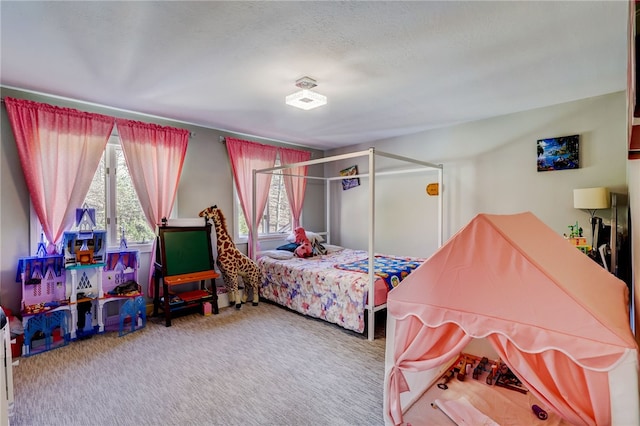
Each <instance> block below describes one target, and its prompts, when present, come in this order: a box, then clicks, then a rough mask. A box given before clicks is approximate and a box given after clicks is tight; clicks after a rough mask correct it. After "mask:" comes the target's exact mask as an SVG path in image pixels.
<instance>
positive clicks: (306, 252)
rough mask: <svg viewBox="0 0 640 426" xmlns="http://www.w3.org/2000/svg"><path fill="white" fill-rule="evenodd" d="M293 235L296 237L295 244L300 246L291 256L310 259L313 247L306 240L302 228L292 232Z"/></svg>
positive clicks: (305, 234)
mask: <svg viewBox="0 0 640 426" xmlns="http://www.w3.org/2000/svg"><path fill="white" fill-rule="evenodd" d="M293 234H294V235H295V236H296V244H300V245H299V246H298V247H297V248H296V249H295V251H294V252H293V254H295V255H296V256H298V257H310V256H312V255H313V247H312V246H311V242H310V241H309V239H308V238H307V233H306V232H305V230H304V228H303V227H302V226H299V227H297V228H296V229H294V230H293Z"/></svg>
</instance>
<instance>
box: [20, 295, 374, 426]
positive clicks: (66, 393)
mask: <svg viewBox="0 0 640 426" xmlns="http://www.w3.org/2000/svg"><path fill="white" fill-rule="evenodd" d="M379 325H380V326H381V327H377V330H376V334H377V336H378V338H377V339H376V340H375V341H373V342H370V341H368V340H366V338H365V337H363V336H360V335H357V334H355V333H352V332H349V331H346V330H343V329H341V328H339V327H337V326H335V325H332V324H329V323H326V322H323V321H320V320H315V319H312V318H307V317H303V316H301V315H299V314H297V313H293V312H290V311H288V310H285V309H283V308H281V307H278V306H275V305H272V304H269V303H265V302H261V303H260V305H259V306H257V307H253V306H250V305H245V306H243V308H242V309H241V310H240V311H236V310H235V309H233V308H224V309H221V310H220V314H219V315H211V316H206V317H205V316H201V315H199V314H192V315H187V316H184V317H180V318H177V319H174V320H173V325H172V327H168V328H167V327H165V326H164V323H163V322H162V321H160V320H159V319H150V320H149V321H148V323H147V327H146V328H144V329H142V330H140V331H137V332H135V333H131V334H129V335H126V336H124V337H118V334H117V333H107V334H102V335H97V336H93V337H92V338H90V339H88V340H84V341H77V342H72V343H71V344H70V345H68V346H66V347H63V348H60V349H56V350H52V351H49V352H44V353H41V354H38V355H34V356H31V357H27V358H20V363H19V365H18V366H16V367H14V382H15V383H14V391H15V408H14V415H13V417H12V418H11V424H12V425H14V426H20V425H83V426H84V425H87V426H88V425H332V426H335V425H381V424H383V420H382V382H383V374H384V344H385V341H384V319H383V318H381V319H380V320H379Z"/></svg>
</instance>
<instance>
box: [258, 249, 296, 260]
mask: <svg viewBox="0 0 640 426" xmlns="http://www.w3.org/2000/svg"><path fill="white" fill-rule="evenodd" d="M262 256H267V257H271V258H273V259H278V260H286V259H291V258H292V257H293V253H292V252H290V251H287V250H265V251H261V252H258V258H261V257H262Z"/></svg>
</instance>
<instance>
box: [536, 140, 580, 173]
mask: <svg viewBox="0 0 640 426" xmlns="http://www.w3.org/2000/svg"><path fill="white" fill-rule="evenodd" d="M537 145H538V147H537V148H538V171H539V172H548V171H552V170H567V169H578V168H580V136H579V135H571V136H560V137H557V138H548V139H538V143H537Z"/></svg>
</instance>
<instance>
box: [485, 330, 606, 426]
mask: <svg viewBox="0 0 640 426" xmlns="http://www.w3.org/2000/svg"><path fill="white" fill-rule="evenodd" d="M487 339H488V340H489V341H490V342H491V345H492V346H493V348H494V349H495V350H496V352H497V353H498V355H500V358H501V359H502V360H504V362H505V364H507V365H508V366H509V368H510V369H511V371H513V372H514V373H515V374H516V375H517V376H518V377H519V378H520V379H521V380H522V383H523V384H524V385H525V386H526V387H527V388H528V389H529V390H530V391H531V393H533V394H534V395H535V396H536V397H537V398H538V399H540V401H541V402H542V403H544V404H547V405H548V406H549V407H552V408H553V409H554V410H555V411H557V412H558V413H559V414H560V415H561V416H562V417H563V418H564V419H565V420H567V421H568V422H570V423H571V424H572V425H606V424H610V423H611V405H610V400H609V378H608V373H607V372H606V371H600V372H599V371H592V370H587V369H585V368H582V367H581V366H579V365H577V364H576V363H575V362H573V361H572V360H571V359H569V357H568V356H566V355H565V354H563V353H562V352H558V351H553V350H547V351H544V352H540V353H526V352H522V351H520V350H519V349H518V348H517V347H516V346H515V345H514V344H513V343H512V342H511V341H510V340H509V339H508V338H506V337H505V336H503V335H500V334H492V335H490V336H487Z"/></svg>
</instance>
